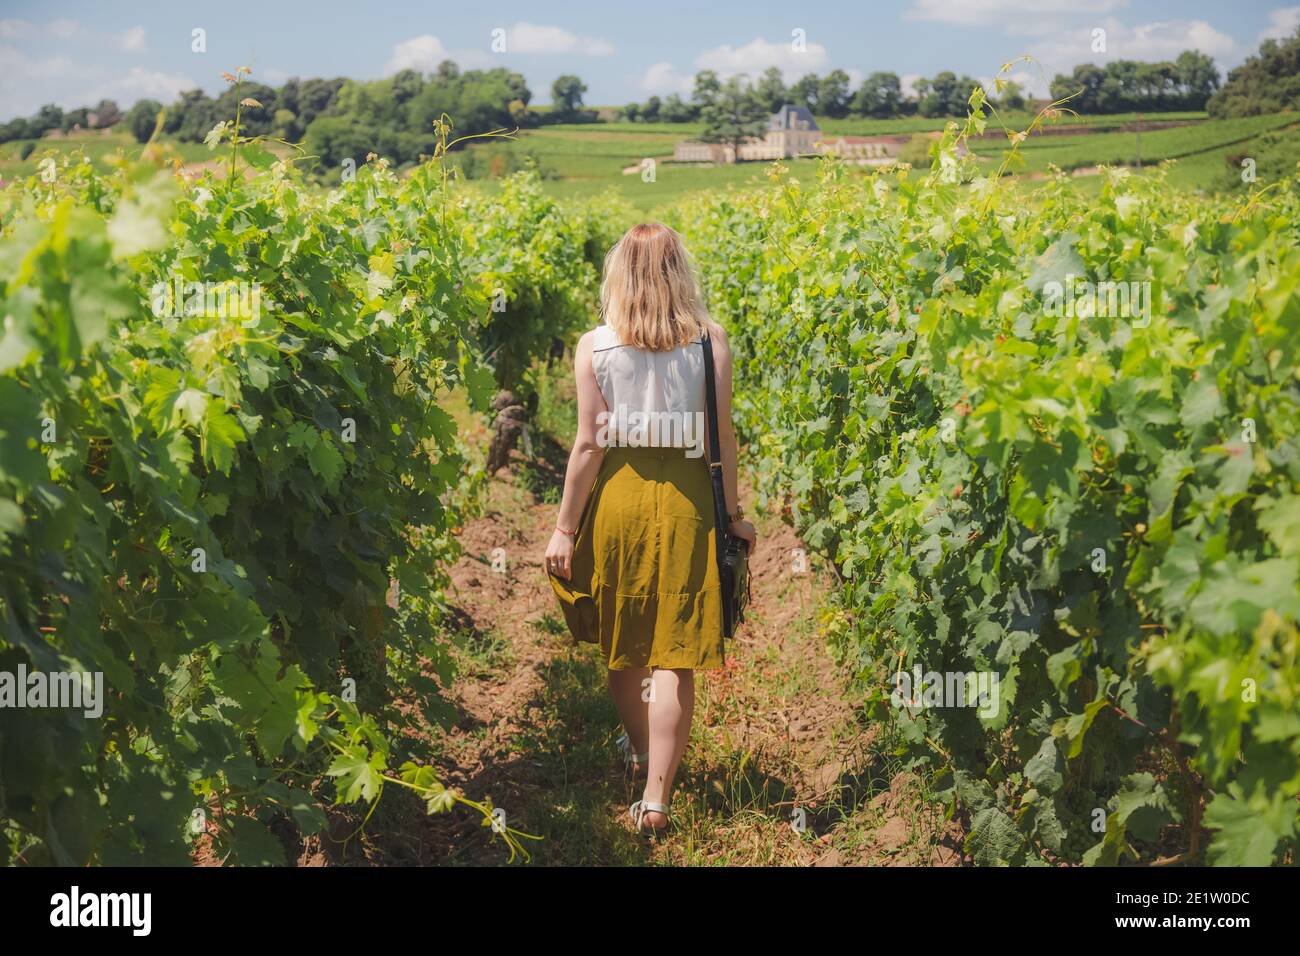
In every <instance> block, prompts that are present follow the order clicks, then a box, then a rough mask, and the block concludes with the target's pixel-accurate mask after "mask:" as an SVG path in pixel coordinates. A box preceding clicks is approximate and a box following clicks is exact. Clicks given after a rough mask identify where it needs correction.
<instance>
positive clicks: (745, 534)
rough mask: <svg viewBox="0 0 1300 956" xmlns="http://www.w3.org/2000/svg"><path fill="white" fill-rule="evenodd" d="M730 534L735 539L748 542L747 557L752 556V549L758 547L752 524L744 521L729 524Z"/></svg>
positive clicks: (756, 534) (756, 535)
mask: <svg viewBox="0 0 1300 956" xmlns="http://www.w3.org/2000/svg"><path fill="white" fill-rule="evenodd" d="M731 533H732V534H733V535H735V536H736V537H737V538H744V539H745V540H746V541H748V542H749V556H750V557H751V558H752V557H753V556H754V549H755V548H756V547H758V530H757V529H756V528H755V527H754V525H753V524H751V523H750V522H748V521H746V520H744V519H743V518H742V519H741V520H740V521H733V522H731Z"/></svg>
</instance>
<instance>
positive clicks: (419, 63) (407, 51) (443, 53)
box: [384, 33, 502, 76]
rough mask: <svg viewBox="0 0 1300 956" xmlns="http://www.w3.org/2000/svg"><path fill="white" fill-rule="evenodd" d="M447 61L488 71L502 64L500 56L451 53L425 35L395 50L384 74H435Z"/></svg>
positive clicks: (435, 38)
mask: <svg viewBox="0 0 1300 956" xmlns="http://www.w3.org/2000/svg"><path fill="white" fill-rule="evenodd" d="M443 60H451V61H452V62H454V63H455V64H456V65H457V66H459V67H462V68H463V69H488V68H491V67H494V66H501V65H502V63H501V57H500V54H495V53H488V52H487V51H486V50H449V49H447V47H446V46H444V45H443V42H442V41H441V40H439V39H438V38H437V37H436V36H434V35H433V34H430V33H425V34H421V35H420V36H418V37H411V39H409V40H403V41H402V42H401V43H398V44H396V45H395V46H394V47H393V53H392V56H390V57H389V58H388V63H387V64H386V65H385V66H384V75H385V76H391V75H392V74H394V73H396V72H397V71H398V70H416V71H417V72H419V73H432V72H433V71H434V70H436V69H437V68H438V64H439V63H441V62H442V61H443Z"/></svg>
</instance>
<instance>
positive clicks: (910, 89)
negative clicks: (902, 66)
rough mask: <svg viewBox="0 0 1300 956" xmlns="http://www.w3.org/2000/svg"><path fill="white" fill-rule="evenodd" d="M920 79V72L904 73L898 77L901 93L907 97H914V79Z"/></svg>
mask: <svg viewBox="0 0 1300 956" xmlns="http://www.w3.org/2000/svg"><path fill="white" fill-rule="evenodd" d="M919 79H921V74H920V73H904V74H903V75H902V76H900V77H899V78H898V88H899V90H901V91H902V94H903V95H904V96H906V97H908V98H909V99H915V97H916V81H917V80H919Z"/></svg>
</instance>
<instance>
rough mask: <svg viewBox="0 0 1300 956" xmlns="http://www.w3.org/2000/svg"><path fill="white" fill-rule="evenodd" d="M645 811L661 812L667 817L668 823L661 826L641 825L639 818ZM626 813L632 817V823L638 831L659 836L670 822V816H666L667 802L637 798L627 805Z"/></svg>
mask: <svg viewBox="0 0 1300 956" xmlns="http://www.w3.org/2000/svg"><path fill="white" fill-rule="evenodd" d="M647 813H662V814H663V815H664V816H665V817H667V818H668V823H667V824H665V825H664V826H662V827H642V826H641V820H642V819H643V818H644V817H645V815H646V814H647ZM627 815H628V816H630V817H631V818H632V825H633V826H635V827H636V830H637V832H638V833H645V834H650V835H653V836H660V835H662V834H663V833H665V832H667V830H668V825H669V824H671V823H672V817H670V816H668V804H666V803H654V802H652V801H650V800H638V801H637V802H636V803H634V804H632V806H630V807H628V811H627Z"/></svg>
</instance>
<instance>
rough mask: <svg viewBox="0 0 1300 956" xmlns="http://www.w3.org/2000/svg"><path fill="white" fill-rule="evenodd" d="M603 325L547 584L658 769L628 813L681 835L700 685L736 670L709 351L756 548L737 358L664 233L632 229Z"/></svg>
mask: <svg viewBox="0 0 1300 956" xmlns="http://www.w3.org/2000/svg"><path fill="white" fill-rule="evenodd" d="M600 305H601V313H602V316H603V318H604V324H603V325H600V326H598V327H596V328H595V329H593V330H591V331H590V332H587V333H586V334H585V335H583V336H582V338H581V339H580V340H579V341H578V348H577V354H576V355H575V359H574V367H575V368H574V370H575V373H576V375H577V386H578V387H577V392H578V435H577V438H576V440H575V441H574V443H573V451H572V453H571V454H570V455H569V467H568V471H567V472H566V473H565V478H564V497H563V499H562V501H561V502H560V513H559V517H558V519H557V521H556V527H555V533H554V534H552V535H551V542H550V544H549V545H548V546H547V548H546V570H547V572H548V573H549V574H550V575H551V584H552V585H553V586H554V588H555V593H556V595H557V596H558V597H559V599H560V604H561V607H562V608H563V610H564V616H565V619H566V620H567V622H568V625H569V630H570V632H571V633H572V635H573V638H574V640H575V642H576V641H588V642H591V643H595V644H599V645H600V648H601V652H602V654H603V656H604V658H605V661H606V664H607V666H608V668H609V690H610V695H611V696H612V697H613V699H614V705H615V707H616V708H617V709H618V714H619V717H620V718H621V720H622V722H623V728H624V730H625V734H624V736H623V737H622V738H620V741H619V745H620V747H621V748H622V749H623V751H624V758H625V760H626V762H627V764H628V766H629V767H630V768H631V769H632V771H633V773H634V774H635V773H637V772H639V771H640V770H642V769H645V770H646V771H647V775H646V783H645V791H644V794H643V796H642V799H641V800H638V801H637V802H636V803H634V804H633V805H632V808H631V811H630V814H631V816H632V819H633V821H634V824H635V826H636V827H637V829H638V830H642V831H652V832H655V833H659V832H662V831H663V830H665V829H667V827H668V809H669V802H670V798H671V794H672V786H673V777H674V775H675V774H676V773H677V766H678V764H679V763H680V761H681V758H682V754H683V753H684V752H685V750H686V742H687V740H688V739H689V737H690V731H691V715H692V712H693V710H694V704H695V680H694V672H695V671H696V670H698V669H701V668H714V667H721V666H722V665H723V659H724V656H723V655H724V650H723V646H722V644H723V638H722V600H721V591H720V588H719V577H718V567H717V561H716V559H715V554H716V552H715V550H714V541H715V535H716V533H717V529H716V528H715V524H716V521H715V519H714V508H713V492H712V486H711V484H710V480H709V469H708V456H707V447H708V444H707V435H708V432H707V431H706V424H705V423H706V418H705V416H706V415H712V414H713V410H712V409H708V408H706V402H705V383H704V362H705V356H704V349H703V337H704V336H705V335H708V337H709V340H710V344H711V346H712V350H713V360H714V369H715V378H716V382H717V403H718V409H717V415H718V426H719V428H718V431H719V437H720V440H721V452H722V466H723V473H724V476H725V486H726V498H727V501H726V513H727V515H728V518H729V520H730V522H731V532H732V534H734V535H737V536H738V537H741V538H744V539H746V540H747V541H748V542H749V546H750V552H751V554H752V553H753V549H754V545H755V543H756V540H757V539H756V534H755V531H754V526H753V525H752V524H750V522H748V521H746V520H744V514H743V512H742V511H741V509H740V507H739V503H738V501H737V495H736V435H735V432H734V431H733V430H732V427H731V352H730V350H729V348H728V346H727V337H726V335H725V333H724V332H723V330H722V328H721V326H719V325H718V324H717V323H715V322H713V321H712V320H711V319H710V318H709V316H708V313H707V312H706V311H705V308H704V305H703V304H702V302H701V301H700V294H699V289H698V286H697V283H696V281H695V276H694V273H693V270H692V268H691V263H690V260H689V258H688V256H687V254H686V249H685V247H684V246H683V245H682V240H681V238H680V237H679V236H678V235H677V233H675V232H673V230H671V229H669V228H668V227H667V226H663V225H660V224H659V223H645V224H642V225H639V226H634V227H633V228H632V229H630V230H628V232H627V234H626V235H624V236H623V238H622V239H621V240H619V242H618V243H617V244H616V245H615V246H614V248H613V249H611V250H610V251H609V254H608V255H607V256H606V257H605V277H604V281H603V282H602V284H601V289H600Z"/></svg>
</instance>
